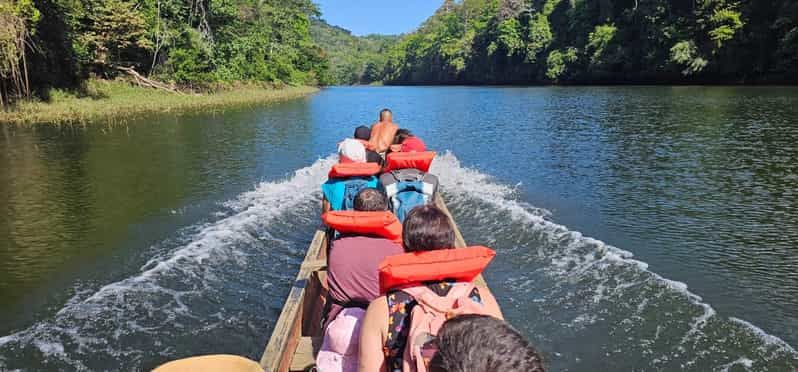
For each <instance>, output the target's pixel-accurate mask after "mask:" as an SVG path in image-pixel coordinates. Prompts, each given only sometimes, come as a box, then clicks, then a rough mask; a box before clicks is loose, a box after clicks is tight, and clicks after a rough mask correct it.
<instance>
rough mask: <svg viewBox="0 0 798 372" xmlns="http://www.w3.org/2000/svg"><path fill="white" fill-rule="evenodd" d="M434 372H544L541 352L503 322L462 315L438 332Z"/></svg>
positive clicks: (433, 363) (432, 367) (432, 366)
mask: <svg viewBox="0 0 798 372" xmlns="http://www.w3.org/2000/svg"><path fill="white" fill-rule="evenodd" d="M437 345H438V352H437V353H436V354H435V357H434V358H433V359H432V362H431V363H430V371H432V372H476V371H480V372H482V371H497V372H498V371H502V372H544V371H545V369H544V368H543V361H542V359H541V358H540V355H539V354H538V352H537V350H535V348H533V347H532V346H531V345H529V342H528V341H527V340H526V339H525V338H524V336H522V335H521V333H519V332H518V331H516V330H515V329H514V328H513V327H511V326H510V325H509V324H507V323H506V322H504V321H503V320H499V319H496V318H493V317H489V316H484V315H461V316H458V317H455V318H452V319H449V320H448V321H446V323H444V324H443V326H442V327H441V329H440V330H439V331H438V337H437Z"/></svg>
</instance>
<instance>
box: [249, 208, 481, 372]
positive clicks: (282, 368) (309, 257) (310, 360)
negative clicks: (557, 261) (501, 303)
mask: <svg viewBox="0 0 798 372" xmlns="http://www.w3.org/2000/svg"><path fill="white" fill-rule="evenodd" d="M435 204H436V205H437V206H438V208H440V209H442V210H443V211H444V212H445V213H446V214H447V215H448V216H449V218H450V219H451V221H452V226H454V231H455V238H456V240H455V246H456V247H457V248H462V247H465V246H466V244H465V240H463V236H462V234H460V230H459V229H458V228H457V224H456V223H454V219H453V218H452V215H451V214H450V213H449V209H448V208H447V207H446V204H445V203H444V202H443V199H442V198H441V197H440V196H437V197H436V199H435ZM328 247H329V237H328V234H327V232H326V231H323V230H319V231H316V234H315V236H314V237H313V241H312V242H311V243H310V248H308V252H307V254H306V255H305V260H304V261H303V263H302V265H301V266H300V268H299V273H298V274H297V277H296V280H294V284H293V286H292V287H291V291H290V292H289V293H288V298H287V299H286V301H285V305H284V306H283V311H282V312H281V313H280V317H279V318H278V320H277V324H276V325H275V327H274V330H273V331H272V336H271V338H270V339H269V343H268V344H267V345H266V349H265V350H264V352H263V356H262V357H261V360H260V365H261V367H263V369H264V370H266V371H272V372H290V371H306V370H309V369H310V368H312V367H313V366H314V364H315V359H316V353H317V352H318V350H319V348H320V347H321V341H322V337H323V336H324V333H323V331H322V327H321V317H322V312H323V309H324V305H325V301H326V298H327V249H328ZM475 284H476V285H477V286H481V287H486V286H487V285H486V284H485V281H484V279H483V278H482V276H481V275H480V276H479V277H478V278H477V280H476V281H475Z"/></svg>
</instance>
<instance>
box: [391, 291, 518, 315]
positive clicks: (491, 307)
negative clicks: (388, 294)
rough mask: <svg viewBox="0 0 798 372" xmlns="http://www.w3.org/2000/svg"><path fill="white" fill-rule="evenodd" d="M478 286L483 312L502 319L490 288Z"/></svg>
mask: <svg viewBox="0 0 798 372" xmlns="http://www.w3.org/2000/svg"><path fill="white" fill-rule="evenodd" d="M478 288H479V297H480V298H482V304H483V305H485V312H486V313H487V315H490V316H492V317H494V318H499V319H501V320H504V315H503V314H502V309H501V308H500V307H499V303H498V302H497V301H496V297H493V293H490V289H488V287H478ZM386 306H387V305H386Z"/></svg>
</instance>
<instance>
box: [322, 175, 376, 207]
mask: <svg viewBox="0 0 798 372" xmlns="http://www.w3.org/2000/svg"><path fill="white" fill-rule="evenodd" d="M378 185H379V181H378V180H377V177H374V176H369V177H351V178H333V179H330V180H328V181H327V182H325V183H324V184H322V185H321V191H322V192H323V193H324V197H325V198H327V201H329V202H330V209H331V210H334V211H349V210H352V209H354V204H355V196H357V193H359V192H360V190H363V189H365V188H370V187H371V188H374V187H377V186H378Z"/></svg>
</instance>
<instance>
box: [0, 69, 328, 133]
mask: <svg viewBox="0 0 798 372" xmlns="http://www.w3.org/2000/svg"><path fill="white" fill-rule="evenodd" d="M316 91H318V89H317V88H313V87H284V88H267V87H263V86H258V85H240V86H231V87H227V88H225V89H222V90H220V91H218V92H214V93H204V94H194V93H186V94H182V95H181V94H175V93H170V92H166V91H160V90H154V89H150V88H141V87H136V86H133V85H131V84H130V83H128V82H125V81H107V80H91V81H89V82H88V84H87V86H86V89H85V91H84V92H81V93H74V92H65V91H61V90H53V91H51V92H50V99H49V100H47V101H46V102H43V101H34V102H21V103H19V104H17V105H16V106H15V107H13V108H11V109H10V110H8V111H0V123H2V124H37V123H50V124H87V123H102V122H123V121H125V120H126V119H129V118H132V117H135V116H139V115H143V114H157V113H182V112H190V111H220V110H224V109H227V108H236V107H254V106H258V105H262V104H265V103H269V102H277V101H284V100H289V99H293V98H299V97H303V96H306V95H308V94H311V93H314V92H316Z"/></svg>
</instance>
